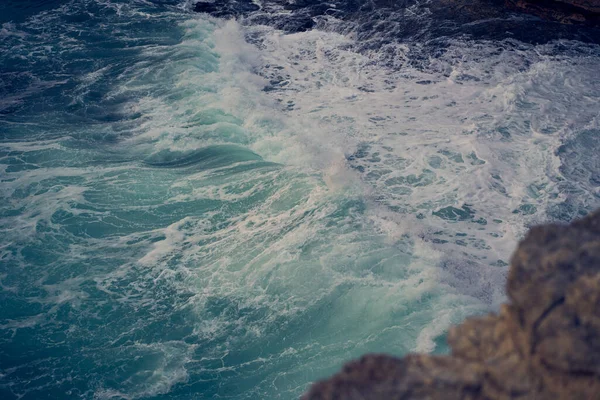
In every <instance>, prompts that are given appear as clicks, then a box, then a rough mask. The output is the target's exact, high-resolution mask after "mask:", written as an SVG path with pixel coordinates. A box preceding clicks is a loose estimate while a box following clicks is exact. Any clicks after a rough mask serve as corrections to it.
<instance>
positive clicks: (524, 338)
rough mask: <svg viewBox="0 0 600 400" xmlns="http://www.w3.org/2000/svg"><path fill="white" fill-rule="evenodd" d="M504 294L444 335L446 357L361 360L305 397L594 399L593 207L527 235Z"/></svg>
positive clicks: (597, 235) (599, 265) (597, 359)
mask: <svg viewBox="0 0 600 400" xmlns="http://www.w3.org/2000/svg"><path fill="white" fill-rule="evenodd" d="M507 294H508V297H509V299H510V303H509V304H505V305H503V306H502V308H501V310H500V312H499V314H490V315H487V316H484V317H478V318H470V319H467V320H466V321H465V322H464V323H463V324H461V325H459V326H457V327H454V328H453V329H451V330H450V332H449V335H448V342H449V344H450V346H451V348H452V354H451V355H449V356H428V355H409V356H406V357H404V358H401V359H399V358H394V357H391V356H387V355H367V356H364V357H363V358H361V359H360V360H358V361H353V362H351V363H349V364H348V365H346V366H345V367H344V368H343V370H342V371H341V372H339V373H338V374H336V375H334V376H333V377H331V378H330V379H327V380H324V381H322V382H318V383H316V384H315V385H313V387H312V388H311V389H310V390H309V392H308V393H307V394H306V395H305V396H304V399H306V400H309V399H310V400H317V399H319V400H330V399H361V400H375V399H481V400H483V399H565V400H567V399H568V400H571V399H596V398H600V211H599V212H596V213H595V214H593V215H590V216H588V217H586V218H584V219H582V220H579V221H576V222H574V223H572V224H571V225H544V226H539V227H535V228H533V229H531V230H530V232H529V233H528V235H527V236H526V237H525V239H524V240H523V241H522V242H521V243H520V245H519V247H518V249H517V250H516V252H515V254H514V255H513V258H512V264H511V270H510V273H509V277H508V282H507Z"/></svg>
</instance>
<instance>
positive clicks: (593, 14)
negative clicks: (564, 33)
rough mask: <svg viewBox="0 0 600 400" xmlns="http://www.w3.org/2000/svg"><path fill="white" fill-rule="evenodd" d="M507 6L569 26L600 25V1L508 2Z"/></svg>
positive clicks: (522, 0) (530, 0) (527, 0)
mask: <svg viewBox="0 0 600 400" xmlns="http://www.w3.org/2000/svg"><path fill="white" fill-rule="evenodd" d="M506 5H507V6H508V7H509V8H511V9H514V10H519V11H523V12H526V13H529V14H534V15H537V16H538V17H541V18H544V19H548V20H552V21H558V22H562V23H567V24H579V23H585V24H590V25H598V24H600V0H506Z"/></svg>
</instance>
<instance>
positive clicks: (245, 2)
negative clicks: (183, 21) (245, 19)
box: [194, 0, 260, 18]
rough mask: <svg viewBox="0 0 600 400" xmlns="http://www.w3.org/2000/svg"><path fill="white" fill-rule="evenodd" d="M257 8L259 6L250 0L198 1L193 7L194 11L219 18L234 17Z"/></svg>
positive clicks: (258, 8)
mask: <svg viewBox="0 0 600 400" xmlns="http://www.w3.org/2000/svg"><path fill="white" fill-rule="evenodd" d="M258 10H260V7H259V6H258V5H257V4H255V3H254V2H252V0H235V1H232V0H215V1H213V2H208V1H200V2H198V3H196V5H195V7H194V11H196V12H201V13H207V14H211V15H213V16H215V17H220V18H229V17H236V16H239V15H242V14H244V13H249V12H252V11H258Z"/></svg>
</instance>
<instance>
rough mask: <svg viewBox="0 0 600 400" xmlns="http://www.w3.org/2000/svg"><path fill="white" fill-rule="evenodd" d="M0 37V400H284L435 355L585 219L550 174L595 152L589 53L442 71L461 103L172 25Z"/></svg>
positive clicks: (97, 22) (47, 22) (582, 186)
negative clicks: (543, 247)
mask: <svg viewBox="0 0 600 400" xmlns="http://www.w3.org/2000/svg"><path fill="white" fill-rule="evenodd" d="M11 4H12V3H11ZM11 7H12V8H11ZM7 10H8V11H7ZM4 11H5V14H4V15H3V19H2V21H3V23H2V29H1V30H0V37H1V39H2V42H1V44H0V47H1V48H2V53H1V55H0V63H1V65H2V71H1V74H0V83H1V86H0V94H1V98H0V138H1V142H0V168H1V169H0V179H1V189H2V190H1V193H0V196H1V201H0V232H1V239H0V397H1V398H3V399H12V398H15V399H16V398H19V399H50V398H60V399H68V398H88V399H92V398H94V399H136V398H152V399H154V398H156V399H159V398H161V399H162V398H165V399H166V398H169V399H190V398H197V399H201V398H202V399H203V398H231V399H292V398H296V397H298V396H299V395H300V394H301V393H302V392H303V391H304V390H305V389H306V387H307V385H308V384H309V383H310V382H312V381H314V380H316V379H319V378H322V377H325V376H327V375H328V374H331V373H332V372H334V371H335V370H337V369H338V368H339V367H340V366H341V365H342V364H343V362H344V361H347V360H348V359H351V358H353V357H357V356H359V355H361V354H363V353H365V352H372V351H387V352H391V353H394V354H398V355H401V354H405V353H407V352H410V351H415V350H416V351H426V352H445V351H446V347H445V344H444V335H445V332H446V330H447V328H448V327H449V326H450V325H451V324H453V323H457V322H459V321H461V320H462V319H463V318H464V317H465V316H468V315H472V314H478V313H483V312H486V311H489V310H491V309H495V307H496V306H497V304H498V303H499V302H501V301H502V300H503V294H502V286H503V278H504V275H505V273H506V265H507V262H508V257H509V255H510V248H512V246H514V243H515V241H516V239H517V238H518V237H519V235H521V234H522V232H523V231H524V230H525V229H526V226H527V224H528V223H534V222H535V221H538V220H540V219H544V218H547V216H548V215H555V216H556V218H557V219H561V218H562V219H569V218H572V217H573V216H574V215H578V214H583V213H585V212H587V211H589V210H590V209H591V208H593V207H595V206H597V205H599V200H598V198H599V197H598V196H599V192H598V179H597V177H598V175H597V174H598V169H599V168H598V165H597V162H596V163H595V162H594V161H593V160H592V161H589V159H588V158H589V157H588V156H586V157H588V158H586V160H588V161H585V162H581V163H577V164H576V165H572V164H568V163H566V162H562V161H561V158H560V157H561V155H562V154H566V155H569V159H570V160H578V159H579V158H578V157H579V156H580V155H581V154H583V155H584V156H585V154H587V153H585V152H589V151H590V150H589V149H590V148H594V146H596V145H597V143H598V141H597V136H596V135H597V133H598V123H599V122H598V118H597V117H598V114H597V110H598V108H597V107H598V104H599V102H598V99H599V93H600V90H598V89H599V88H598V83H597V82H594V79H595V78H594V76H595V75H594V74H595V72H594V71H597V69H596V67H597V62H598V58H597V56H598V49H597V48H596V47H594V46H587V45H583V44H581V45H580V44H571V45H570V46H572V47H574V48H576V49H577V51H579V52H580V53H577V54H574V55H570V56H569V57H563V56H562V55H559V56H553V55H551V54H550V53H552V52H553V51H554V50H553V49H552V48H551V46H550V45H546V47H544V46H541V45H540V46H537V47H535V46H532V47H531V48H526V49H518V50H512V49H508V50H506V53H502V55H501V56H498V58H496V59H494V58H493V57H491V56H490V59H489V60H490V61H489V64H486V65H485V66H480V64H481V61H479V60H478V59H476V57H475V56H473V59H474V60H473V61H472V62H471V61H470V60H468V59H467V57H465V56H464V55H463V54H462V53H461V54H459V55H458V56H457V57H461V58H462V60H463V63H464V64H463V65H462V66H461V67H460V68H463V69H462V70H460V71H458V70H459V69H460V68H459V67H456V62H454V61H453V60H452V59H450V58H451V56H448V57H450V58H449V59H446V60H444V59H441V60H440V61H439V62H440V63H446V64H445V65H454V66H455V67H456V68H457V71H458V72H456V76H458V74H459V72H460V73H461V74H462V73H465V71H466V70H470V72H471V74H472V75H477V74H478V73H479V74H480V75H481V76H480V77H479V78H478V79H479V80H475V79H474V80H469V82H472V83H466V84H465V85H462V86H461V87H460V89H457V87H458V86H456V85H454V84H455V83H456V82H454V83H453V82H450V81H448V82H446V83H444V82H441V83H440V85H438V86H436V87H434V85H429V86H427V85H423V84H422V83H418V82H420V81H421V80H422V79H423V77H422V76H421V75H423V74H425V73H421V72H418V71H412V72H411V73H412V74H413V75H412V76H409V77H407V76H406V71H405V70H400V72H397V74H398V75H394V74H395V73H393V72H390V71H386V70H384V69H382V67H379V66H373V65H372V63H371V64H369V63H368V62H367V61H365V57H367V58H368V57H372V55H371V56H369V55H364V54H358V53H352V51H351V50H348V48H347V46H346V45H347V41H348V40H350V39H348V38H347V37H344V36H342V35H339V34H336V33H335V32H325V31H314V32H307V33H303V34H296V35H289V36H285V35H281V34H280V33H278V32H277V31H274V30H272V29H270V28H265V27H258V28H255V30H252V29H253V28H249V27H242V26H240V25H238V24H237V23H236V22H233V21H229V22H227V21H222V20H216V19H211V18H209V17H206V16H198V15H193V14H191V13H189V12H188V11H187V8H186V5H185V4H178V3H177V2H172V3H169V2H146V1H141V0H140V1H118V0H83V1H71V2H69V1H65V2H55V3H52V2H46V3H43V4H42V5H40V6H39V7H37V8H36V7H33V6H32V7H26V6H23V7H17V6H14V4H13V5H12V6H11V5H10V4H9V5H8V6H5V9H4ZM10 13H12V14H10ZM6 15H12V16H13V18H10V17H6ZM248 34H254V35H262V40H263V41H262V45H261V48H260V49H259V48H258V47H256V46H255V45H254V44H251V43H249V42H248V41H247V39H246V38H247V35H248ZM455 49H456V50H455V51H456V52H457V53H460V52H461V51H462V52H471V51H476V50H473V49H471V47H470V46H468V45H464V44H461V43H456V46H455ZM487 49H488V47H486V46H485V45H482V47H481V48H480V49H479V50H480V51H482V52H485V51H488V50H487ZM519 52H523V53H524V55H523V54H522V53H519ZM544 52H546V53H548V54H543V53H544ZM334 53H335V61H332V60H333V58H328V57H333V56H331V55H332V54H334ZM534 53H535V54H538V55H539V54H540V53H542V54H541V55H539V59H537V61H535V62H534V65H533V66H527V67H526V66H524V65H522V64H520V61H519V60H521V59H520V58H519V57H523V58H527V57H529V58H531V57H532V56H531V55H532V54H534ZM468 54H471V53H468ZM299 55H300V56H299ZM496 55H497V54H496ZM505 59H508V61H506V62H504V61H503V60H505ZM499 60H500V61H499ZM368 65H371V67H368ZM507 65H508V66H507ZM275 66H277V68H275V71H283V72H281V73H282V74H284V73H285V74H287V75H286V79H288V80H289V85H288V89H286V91H264V90H263V88H265V87H267V86H269V84H270V83H269V80H272V77H270V75H269V74H271V72H270V71H272V70H273V69H274V67H275ZM359 67H360V68H359ZM369 68H371V75H370V77H369V78H364V77H363V76H362V75H361V74H362V72H360V73H359V69H360V71H369ZM490 69H491V70H492V72H490ZM569 71H574V72H569ZM276 73H279V72H276ZM429 74H431V73H429ZM461 76H462V75H461ZM305 78H306V79H305ZM384 78H385V79H384ZM386 79H387V80H389V79H396V80H398V82H399V83H401V84H402V85H404V86H402V85H400V86H401V89H402V90H396V91H392V90H390V89H389V88H386V87H385V85H387V83H386ZM481 80H484V81H485V82H486V83H485V84H484V83H481ZM365 82H368V84H370V85H372V88H373V89H372V90H371V91H360V92H359V91H356V90H355V88H356V87H358V86H359V85H361V86H362V85H365ZM415 82H417V83H415ZM465 82H466V80H465ZM537 82H540V84H538V83H537ZM565 82H566V83H565ZM317 83H318V84H317ZM490 83H491V86H490ZM452 85H454V86H452ZM450 86H452V87H450ZM490 87H491V89H490ZM411 92H414V93H418V96H417V97H416V98H414V99H413V97H415V96H413V95H412V94H411ZM357 93H358V94H357ZM547 93H551V95H552V96H554V97H555V102H554V103H553V104H554V105H550V104H549V103H548V102H547V101H546V98H547V96H548V95H547ZM575 93H583V95H580V96H575ZM361 96H363V97H361ZM434 96H437V97H434ZM486 99H487V100H486ZM484 100H486V101H487V103H486V102H485V101H484ZM451 102H454V104H450V105H448V104H447V103H451ZM392 104H396V105H399V104H403V105H404V104H405V105H406V107H404V108H403V109H400V107H397V108H396V109H393V107H392V108H390V107H388V106H389V105H392ZM501 104H503V105H504V106H500V105H501ZM486 107H489V109H488V108H486ZM503 107H504V108H503ZM552 107H555V108H556V110H557V111H556V112H554V113H552ZM383 109H385V111H381V110H383ZM573 109H577V110H578V114H577V117H573V118H572V119H570V120H569V121H570V122H568V123H567V122H565V121H564V116H565V115H568V114H570V113H571V112H572V110H573ZM377 110H380V111H379V113H380V114H381V113H385V114H386V115H379V114H378V111H377ZM490 110H496V112H497V114H496V116H494V117H492V116H491V114H490ZM390 115H392V116H391V117H390ZM467 115H469V116H468V117H466V116H467ZM465 118H466V119H465ZM524 124H529V126H533V128H532V129H533V131H535V132H532V131H528V130H527V129H522V127H523V125H524ZM584 128H585V129H584ZM469 129H470V133H469V132H466V131H468V130H469ZM503 129H504V130H503ZM544 129H547V130H548V132H559V131H560V132H559V133H557V134H556V135H553V134H544V133H540V132H541V131H542V130H544ZM561 129H562V130H561ZM507 135H508V136H509V137H511V139H507ZM511 135H512V136H511ZM582 141H585V142H582ZM586 143H587V144H586ZM582 152H583V153H582ZM515 160H519V161H518V162H516V161H515ZM566 178H571V179H570V180H569V181H568V182H569V183H567V180H566ZM580 178H581V179H580ZM521 182H522V183H521ZM503 191H504V193H510V195H507V196H506V197H505V198H504V200H503V199H502V198H499V197H498V196H501V194H502V192H503ZM565 193H579V195H578V196H576V197H569V196H567V195H565ZM552 213H554V214H552ZM569 213H570V214H569Z"/></svg>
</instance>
